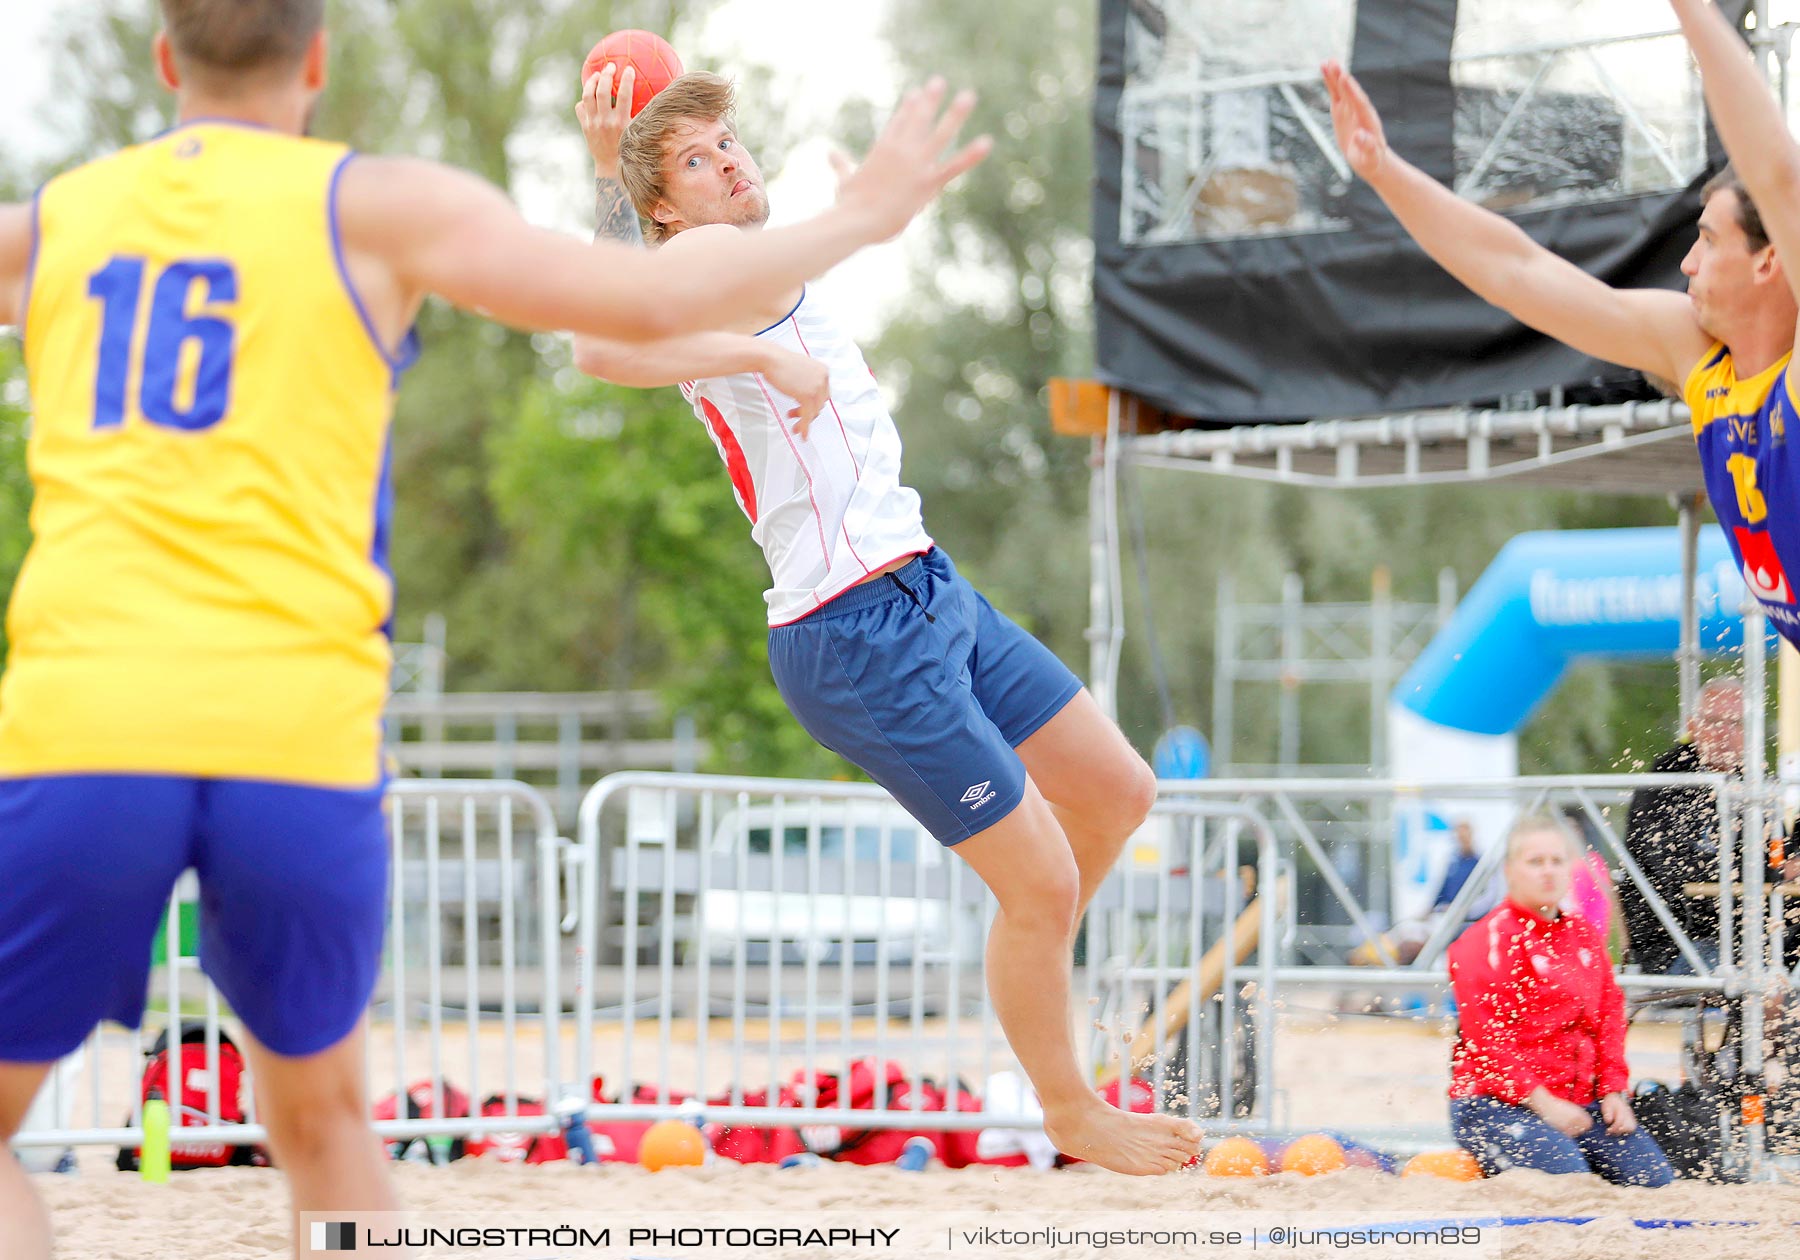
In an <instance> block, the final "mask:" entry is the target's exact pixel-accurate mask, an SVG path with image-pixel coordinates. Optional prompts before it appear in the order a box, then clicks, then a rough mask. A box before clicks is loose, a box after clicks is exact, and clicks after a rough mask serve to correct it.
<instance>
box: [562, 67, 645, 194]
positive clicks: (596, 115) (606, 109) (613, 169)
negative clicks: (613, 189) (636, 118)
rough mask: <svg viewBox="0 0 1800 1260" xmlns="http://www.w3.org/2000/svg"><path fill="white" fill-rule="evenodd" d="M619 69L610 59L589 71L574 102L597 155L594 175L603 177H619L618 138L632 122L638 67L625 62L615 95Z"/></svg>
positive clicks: (591, 150)
mask: <svg viewBox="0 0 1800 1260" xmlns="http://www.w3.org/2000/svg"><path fill="white" fill-rule="evenodd" d="M616 69H617V66H615V65H614V63H612V62H610V61H609V62H607V63H606V64H605V65H604V66H602V67H601V68H600V69H599V71H598V72H596V73H594V74H590V75H589V76H588V78H587V82H586V83H583V84H582V85H581V99H580V100H579V101H577V102H576V103H575V121H577V122H579V123H580V124H581V134H582V136H583V138H585V139H586V140H587V147H588V152H589V153H591V154H592V155H593V157H594V174H595V175H597V176H599V177H600V178H601V179H617V178H618V177H619V139H620V137H621V136H623V135H624V134H625V124H626V123H628V122H630V121H631V92H632V88H633V86H634V85H635V83H636V80H637V69H636V68H635V67H634V66H632V65H631V63H630V62H626V63H625V69H624V71H623V72H621V73H620V74H619V89H618V92H617V94H615V93H614V92H613V72H614V71H615V70H616Z"/></svg>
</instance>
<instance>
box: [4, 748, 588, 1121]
mask: <svg viewBox="0 0 1800 1260" xmlns="http://www.w3.org/2000/svg"><path fill="white" fill-rule="evenodd" d="M386 805H387V813H388V834H389V837H390V844H391V846H392V847H391V859H392V875H391V877H390V917H389V924H388V939H387V958H386V966H385V967H384V969H383V973H382V976H381V979H380V981H379V982H378V986H377V989H376V993H375V996H374V999H373V1001H372V1003H371V1007H370V1011H371V1018H370V1021H369V1035H368V1038H367V1041H366V1044H367V1055H366V1060H367V1083H368V1087H369V1089H370V1092H371V1095H374V1096H378V1095H380V1094H382V1093H384V1092H386V1090H387V1089H388V1088H391V1089H392V1090H393V1091H394V1094H395V1096H396V1098H397V1099H398V1100H404V1099H405V1098H406V1096H407V1088H408V1086H409V1085H410V1084H412V1083H413V1082H414V1081H416V1080H418V1079H421V1078H425V1079H428V1080H429V1081H430V1085H429V1089H430V1091H431V1110H432V1114H433V1115H435V1116H438V1117H442V1116H443V1115H444V1111H445V1104H444V1083H445V1080H446V1078H447V1077H462V1079H463V1080H464V1081H466V1085H467V1089H468V1093H469V1097H470V1099H471V1100H472V1102H473V1104H474V1105H473V1106H472V1107H471V1108H470V1109H471V1110H474V1111H479V1106H480V1101H481V1099H482V1098H483V1097H484V1095H485V1094H487V1093H492V1094H496V1095H498V1096H499V1097H501V1098H502V1099H503V1100H504V1104H505V1113H506V1114H505V1115H503V1116H495V1117H487V1118H482V1117H479V1116H477V1117H474V1118H468V1119H416V1120H409V1119H406V1118H405V1117H406V1111H407V1109H406V1105H405V1103H404V1101H401V1102H400V1104H399V1110H398V1112H397V1114H398V1116H399V1117H400V1118H399V1119H396V1120H391V1121H383V1122H381V1123H378V1124H377V1125H376V1129H377V1131H378V1132H380V1133H381V1134H383V1135H384V1136H386V1137H390V1138H399V1137H419V1136H424V1135H426V1134H427V1133H431V1134H438V1133H474V1132H489V1131H521V1130H533V1129H544V1128H549V1127H552V1126H554V1124H555V1123H556V1122H555V1119H554V1117H549V1118H546V1117H539V1116H519V1115H518V1104H519V1098H520V1097H521V1095H522V1094H523V1095H525V1096H531V1095H534V1094H536V1095H542V1094H543V1093H544V1092H545V1087H546V1084H547V1083H549V1082H556V1081H559V1080H560V1079H561V1073H560V1070H559V1067H558V1056H559V1052H560V1047H561V1041H560V1038H559V1036H558V1031H559V1027H560V1023H559V1016H560V1003H559V1001H558V999H557V992H558V960H559V943H560V942H559V932H560V925H561V917H562V910H561V906H560V904H559V888H560V882H559V878H558V873H559V864H560V862H561V860H562V850H563V848H564V847H565V842H563V841H562V840H560V839H559V838H558V834H557V828H556V822H555V819H554V817H553V816H552V814H551V810H550V806H549V803H548V802H547V801H546V800H545V799H544V797H543V796H542V794H541V793H539V792H538V791H536V790H535V789H533V788H530V787H527V786H526V785H524V784H521V783H507V782H486V781H480V782H469V781H462V782H432V781H425V780H402V781H397V782H395V783H394V784H393V785H392V786H391V787H390V788H389V789H388V793H387V800H386ZM193 887H194V886H193V880H192V876H191V874H190V875H189V876H185V877H184V880H183V882H182V883H181V884H179V885H178V886H177V888H176V890H175V893H174V895H173V896H172V897H171V899H170V905H169V913H168V915H167V916H166V919H165V930H164V935H163V939H162V941H161V942H160V944H159V951H158V955H157V958H158V965H157V967H156V969H155V970H156V972H157V973H160V974H155V975H153V982H152V985H151V1006H150V1009H149V1010H148V1011H147V1012H146V1015H145V1024H146V1028H143V1029H137V1030H132V1031H130V1032H122V1031H119V1030H116V1029H109V1028H102V1029H99V1030H96V1031H95V1032H94V1033H93V1035H91V1036H90V1037H89V1038H88V1040H87V1042H86V1043H85V1044H84V1045H83V1046H82V1048H81V1049H80V1050H78V1051H77V1052H76V1053H75V1054H73V1055H71V1056H69V1057H68V1058H67V1059H65V1060H63V1062H62V1063H60V1064H58V1065H57V1067H56V1068H55V1069H54V1070H53V1071H52V1072H51V1074H50V1078H49V1080H48V1081H47V1082H46V1085H45V1088H44V1091H43V1093H42V1095H40V1099H39V1102H38V1104H37V1106H36V1107H35V1108H34V1110H36V1111H37V1112H39V1114H42V1115H44V1116H46V1117H47V1118H48V1121H49V1123H48V1124H47V1125H39V1126H34V1127H32V1128H28V1129H27V1130H26V1131H24V1132H22V1133H20V1134H19V1135H18V1136H17V1137H16V1138H15V1139H14V1145H16V1146H18V1147H20V1148H24V1149H31V1148H49V1149H50V1150H51V1151H52V1153H54V1152H55V1151H58V1150H62V1149H64V1148H68V1147H74V1146H90V1145H117V1146H123V1147H134V1146H136V1145H138V1144H139V1143H141V1141H142V1140H143V1131H142V1120H143V1112H142V1104H141V1100H140V1099H139V1097H138V1095H139V1089H138V1082H139V1080H140V1078H141V1076H142V1073H143V1070H144V1066H145V1062H146V1053H145V1050H146V1045H147V1040H148V1038H147V1035H146V1034H147V1033H150V1034H151V1035H154V1033H153V1031H152V1030H156V1029H157V1026H158V1025H160V1026H161V1028H160V1030H161V1031H162V1032H164V1033H165V1034H167V1040H168V1050H167V1054H168V1060H169V1063H168V1066H169V1073H168V1079H169V1080H170V1081H171V1082H180V1083H181V1085H182V1086H186V1087H187V1089H192V1090H196V1091H198V1092H200V1093H201V1094H203V1096H204V1099H205V1101H204V1105H203V1106H202V1107H201V1108H200V1109H199V1114H194V1113H193V1112H191V1111H190V1114H189V1115H188V1117H187V1119H188V1121H189V1123H188V1125H187V1126H186V1127H179V1128H175V1129H173V1130H172V1133H173V1135H174V1137H175V1139H176V1148H177V1149H178V1150H182V1149H193V1148H196V1147H205V1146H209V1145H218V1144H243V1143H256V1142H261V1141H264V1140H265V1139H266V1136H267V1135H266V1131H265V1130H264V1129H263V1127H262V1126H261V1125H259V1124H257V1123H256V1104H255V1094H254V1091H253V1089H252V1088H251V1086H250V1081H249V1077H248V1072H247V1071H246V1074H245V1077H244V1081H243V1088H242V1091H241V1095H240V1097H241V1102H242V1106H243V1108H244V1111H245V1114H244V1123H241V1124H234V1123H228V1122H227V1117H228V1116H229V1115H230V1114H232V1111H231V1110H230V1109H229V1108H230V1107H231V1105H232V1104H236V1103H237V1102H238V1101H239V1099H225V1098H222V1097H221V1082H222V1080H223V1079H224V1076H225V1073H224V1072H222V1071H221V1065H222V1059H221V1049H220V1047H221V1040H222V1038H225V1037H228V1036H229V1034H228V1033H226V1032H224V1030H223V1027H222V1024H223V1020H224V1016H225V1014H226V1013H225V1011H224V1010H223V1009H222V1006H221V1002H220V999H219V995H218V993H217V991H216V990H215V989H214V988H213V986H212V984H211V983H210V982H209V981H207V980H206V978H205V977H204V976H203V975H202V974H201V973H200V971H199V963H198V959H197V958H196V957H194V953H195V951H194V949H193V945H194V941H193V931H194V923H195V921H196V919H195V913H194V910H193V908H192V907H193ZM522 894H524V895H522ZM490 929H491V930H490ZM534 937H535V939H533V938H534ZM452 944H454V945H455V946H456V950H457V953H456V954H455V955H453V956H455V957H459V958H460V960H461V962H462V966H461V967H460V969H459V970H458V972H452V971H450V970H449V969H447V968H446V967H445V966H444V965H443V960H444V958H445V957H446V956H447V955H449V954H450V951H449V948H448V947H449V946H450V945H452ZM524 960H530V962H531V965H530V966H526V965H525V961H524ZM458 1008H460V1010H459V1009H458ZM190 1023H192V1024H197V1025H199V1030H198V1032H197V1034H196V1035H197V1036H198V1038H199V1040H198V1041H197V1042H196V1043H193V1044H188V1045H185V1046H184V1045H183V1044H182V1035H181V1032H180V1031H178V1030H181V1029H183V1028H184V1026H187V1025H189V1024H190ZM490 1024H491V1025H492V1026H494V1027H497V1030H498V1036H492V1035H487V1034H489V1033H490V1032H491V1031H493V1028H491V1027H490ZM532 1025H536V1036H535V1039H536V1040H538V1041H539V1042H541V1045H540V1047H539V1049H538V1052H537V1053H538V1054H540V1055H541V1063H542V1076H541V1078H540V1077H539V1076H538V1075H537V1073H536V1072H535V1071H531V1072H530V1073H529V1075H527V1069H526V1068H525V1067H524V1065H523V1064H522V1063H521V1061H520V1047H521V1045H522V1044H524V1043H526V1042H528V1041H530V1040H532V1039H533V1038H531V1037H527V1036H522V1035H521V1034H522V1033H524V1032H527V1031H530V1028H531V1026H532ZM465 1073H466V1075H465ZM185 1092H186V1090H184V1089H183V1088H181V1087H179V1086H177V1087H172V1088H171V1090H170V1093H171V1094H172V1095H173V1097H171V1098H170V1100H169V1102H170V1107H171V1109H172V1110H173V1109H174V1108H175V1107H177V1106H178V1105H179V1103H180V1099H181V1096H182V1095H183V1094H184V1093H185ZM196 1121H198V1123H195V1122H196Z"/></svg>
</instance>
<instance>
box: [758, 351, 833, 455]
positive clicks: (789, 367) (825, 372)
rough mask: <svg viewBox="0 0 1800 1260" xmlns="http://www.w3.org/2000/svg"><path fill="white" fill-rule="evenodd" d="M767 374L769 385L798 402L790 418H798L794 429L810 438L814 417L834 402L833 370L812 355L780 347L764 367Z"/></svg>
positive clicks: (792, 409)
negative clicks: (832, 390) (832, 399)
mask: <svg viewBox="0 0 1800 1260" xmlns="http://www.w3.org/2000/svg"><path fill="white" fill-rule="evenodd" d="M763 375H764V376H766V377H768V378H769V384H771V385H773V386H774V387H775V388H776V389H778V390H780V391H781V392H782V393H784V394H786V395H787V396H788V397H789V398H792V399H793V400H794V404H795V405H794V406H793V407H790V408H789V409H788V419H790V420H795V421H798V423H797V424H795V425H794V432H795V433H798V434H799V435H800V436H801V438H803V439H804V438H806V437H807V436H808V435H809V433H810V431H811V429H812V422H813V417H814V416H817V415H818V414H819V413H820V412H821V411H823V410H824V409H825V404H826V403H828V402H830V401H831V372H830V370H829V369H828V368H827V367H826V366H825V364H824V363H822V362H821V361H819V360H818V359H815V358H812V357H811V356H810V355H804V354H795V353H793V352H792V351H790V350H776V351H775V355H774V357H773V358H772V359H771V360H770V361H769V363H768V365H767V366H765V367H764V368H763Z"/></svg>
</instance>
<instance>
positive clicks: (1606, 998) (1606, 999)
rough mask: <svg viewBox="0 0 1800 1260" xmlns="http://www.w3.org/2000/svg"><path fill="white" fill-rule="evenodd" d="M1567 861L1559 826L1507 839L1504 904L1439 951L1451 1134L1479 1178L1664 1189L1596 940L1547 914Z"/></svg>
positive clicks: (1518, 826) (1538, 818)
mask: <svg viewBox="0 0 1800 1260" xmlns="http://www.w3.org/2000/svg"><path fill="white" fill-rule="evenodd" d="M1574 859H1575V845H1574V840H1573V838H1572V837H1571V836H1570V835H1569V833H1568V831H1567V830H1566V829H1565V827H1564V825H1563V823H1562V822H1561V821H1560V820H1558V819H1556V818H1552V817H1549V816H1547V815H1533V816H1529V817H1526V818H1522V819H1520V820H1519V821H1518V822H1517V823H1515V824H1513V828H1512V831H1511V832H1510V833H1508V835H1507V837H1506V865H1505V872H1504V873H1505V877H1506V900H1505V901H1503V902H1501V904H1500V905H1499V906H1498V907H1497V908H1496V909H1495V910H1493V911H1492V912H1491V913H1489V914H1487V915H1485V916H1484V917H1482V918H1481V919H1479V920H1477V921H1476V922H1475V924H1474V925H1473V926H1471V927H1470V928H1469V929H1468V930H1467V931H1466V932H1464V933H1463V934H1462V935H1461V936H1460V937H1458V938H1457V939H1456V942H1455V944H1453V945H1451V947H1450V951H1449V959H1450V981H1451V983H1452V985H1454V987H1455V989H1456V1004H1457V1011H1458V1016H1459V1020H1460V1024H1461V1028H1460V1031H1459V1033H1458V1036H1457V1039H1456V1048H1455V1051H1454V1053H1453V1055H1452V1057H1451V1067H1450V1126H1451V1130H1452V1132H1454V1133H1455V1135H1456V1140H1457V1141H1458V1142H1459V1143H1461V1144H1462V1146H1463V1147H1464V1148H1466V1149H1467V1150H1468V1151H1469V1153H1470V1154H1472V1155H1474V1156H1475V1158H1476V1160H1477V1161H1478V1162H1479V1163H1480V1164H1481V1166H1482V1168H1483V1169H1484V1170H1485V1171H1486V1172H1488V1173H1489V1174H1490V1175H1491V1174H1494V1173H1497V1172H1501V1171H1503V1170H1504V1169H1508V1168H1535V1169H1538V1170H1540V1171H1542V1172H1596V1173H1599V1174H1600V1175H1601V1176H1602V1177H1604V1178H1605V1179H1606V1180H1608V1181H1611V1182H1615V1183H1617V1184H1619V1185H1632V1186H1663V1185H1667V1184H1668V1183H1669V1182H1670V1181H1672V1180H1673V1179H1674V1176H1675V1174H1674V1171H1673V1170H1672V1169H1671V1168H1670V1167H1669V1161H1668V1160H1667V1159H1666V1158H1664V1156H1663V1153H1662V1151H1661V1149H1659V1148H1658V1147H1657V1145H1656V1142H1655V1140H1654V1139H1653V1138H1651V1136H1650V1135H1649V1134H1648V1133H1645V1132H1644V1131H1643V1130H1642V1129H1640V1128H1638V1124H1637V1117H1636V1116H1634V1115H1633V1114H1632V1111H1631V1102H1630V1099H1629V1097H1628V1094H1627V1090H1628V1087H1629V1085H1630V1073H1629V1072H1628V1071H1627V1069H1626V1066H1625V995H1624V994H1623V993H1622V992H1621V991H1620V990H1619V984H1618V981H1617V980H1615V979H1614V978H1613V973H1612V962H1611V960H1610V959H1609V958H1608V957H1607V953H1606V939H1605V937H1603V936H1602V935H1601V933H1600V932H1599V930H1598V929H1596V928H1595V927H1594V925H1593V924H1591V923H1589V922H1588V921H1587V920H1586V919H1584V918H1582V917H1581V916H1580V915H1577V914H1568V913H1565V912H1564V911H1563V910H1561V909H1560V908H1559V906H1560V903H1561V902H1562V901H1563V899H1564V898H1565V897H1567V896H1568V893H1569V880H1570V873H1571V868H1572V866H1573V863H1574Z"/></svg>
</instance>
